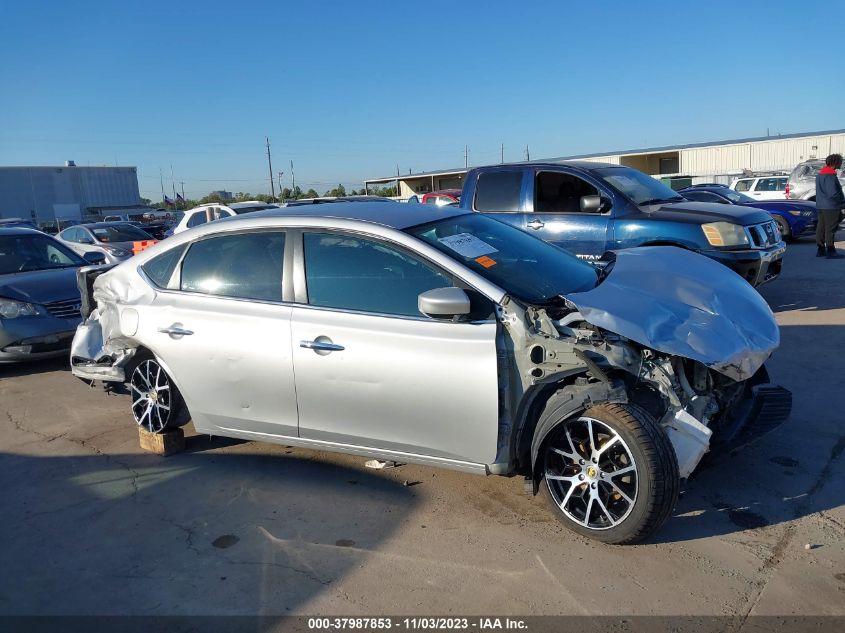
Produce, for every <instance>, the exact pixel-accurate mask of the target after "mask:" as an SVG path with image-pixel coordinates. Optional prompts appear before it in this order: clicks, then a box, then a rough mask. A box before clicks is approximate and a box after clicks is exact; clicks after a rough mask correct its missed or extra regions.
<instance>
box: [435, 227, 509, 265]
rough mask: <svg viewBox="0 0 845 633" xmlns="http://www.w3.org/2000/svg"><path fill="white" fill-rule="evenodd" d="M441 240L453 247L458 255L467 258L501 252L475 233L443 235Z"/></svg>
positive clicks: (442, 242)
mask: <svg viewBox="0 0 845 633" xmlns="http://www.w3.org/2000/svg"><path fill="white" fill-rule="evenodd" d="M439 241H440V243H441V244H444V245H446V246H448V247H449V248H451V249H452V250H453V251H455V252H456V253H457V254H458V255H461V256H462V257H466V258H467V259H475V258H476V257H481V256H482V255H489V254H490V253H498V252H499V251H498V250H497V249H495V248H493V247H492V246H490V245H489V244H488V243H487V242H485V241H484V240H480V239H478V238H477V237H475V235H471V234H469V233H458V234H457V235H450V236H449V237H441V238H440V240H439Z"/></svg>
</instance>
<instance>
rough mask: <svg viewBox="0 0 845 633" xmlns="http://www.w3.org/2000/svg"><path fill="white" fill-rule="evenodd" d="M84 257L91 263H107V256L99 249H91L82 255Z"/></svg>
mask: <svg viewBox="0 0 845 633" xmlns="http://www.w3.org/2000/svg"><path fill="white" fill-rule="evenodd" d="M82 259H84V260H85V261H86V262H88V263H89V264H105V263H106V256H105V255H103V254H102V253H101V252H99V251H91V252H90V253H85V254H84V255H83V256H82Z"/></svg>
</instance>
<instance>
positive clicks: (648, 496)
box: [538, 404, 680, 545]
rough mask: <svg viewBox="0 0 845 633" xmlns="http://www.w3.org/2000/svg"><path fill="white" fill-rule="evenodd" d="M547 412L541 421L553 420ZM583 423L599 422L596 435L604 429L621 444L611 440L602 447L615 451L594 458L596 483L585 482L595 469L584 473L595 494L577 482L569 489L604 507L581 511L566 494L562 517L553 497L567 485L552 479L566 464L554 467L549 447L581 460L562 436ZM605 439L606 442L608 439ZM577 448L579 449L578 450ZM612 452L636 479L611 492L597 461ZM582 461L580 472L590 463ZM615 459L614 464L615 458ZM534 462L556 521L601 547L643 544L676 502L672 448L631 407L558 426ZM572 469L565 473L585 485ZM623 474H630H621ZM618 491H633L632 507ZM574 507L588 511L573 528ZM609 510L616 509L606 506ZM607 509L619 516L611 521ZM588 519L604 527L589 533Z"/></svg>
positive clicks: (600, 409) (608, 407)
mask: <svg viewBox="0 0 845 633" xmlns="http://www.w3.org/2000/svg"><path fill="white" fill-rule="evenodd" d="M551 408H552V411H549V407H548V406H547V409H546V411H544V412H543V416H546V415H547V414H549V415H554V411H553V409H554V407H553V406H552V407H551ZM585 419H591V420H593V421H597V422H599V423H600V424H599V425H598V427H599V428H600V429H604V431H605V432H607V433H609V432H610V431H613V432H615V433H616V434H617V435H618V437H619V439H621V440H622V442H617V441H616V440H614V441H613V442H609V441H608V440H606V441H605V443H606V444H607V445H608V446H609V445H611V444H614V443H615V446H616V447H618V448H613V449H605V455H604V456H603V457H599V458H598V459H599V461H598V462H597V463H596V465H597V466H599V468H598V472H599V473H601V474H600V475H598V476H599V477H601V479H595V480H590V477H591V476H596V469H595V468H588V470H591V471H592V473H591V474H588V475H587V480H588V481H593V483H592V484H589V486H588V487H592V488H593V489H594V490H595V492H594V493H590V490H589V489H584V488H583V486H584V484H580V483H577V482H574V483H572V484H568V485H571V486H572V488H575V489H576V490H580V491H582V492H581V493H580V494H581V496H582V497H583V495H584V494H588V495H589V494H595V495H596V496H597V497H599V496H600V495H601V494H605V497H604V503H603V504H602V505H601V509H600V510H599V512H598V513H596V511H595V509H594V504H592V503H590V504H589V505H586V502H584V501H580V500H579V499H578V498H577V496H576V494H575V493H571V492H570V495H569V497H567V498H568V499H569V501H568V502H567V504H568V505H566V507H567V511H564V509H563V507H562V506H561V505H559V503H558V500H556V499H555V497H554V495H555V494H557V495H558V497H560V496H561V495H560V494H559V493H560V486H562V485H566V484H559V483H555V481H553V478H554V477H558V479H560V478H562V476H558V475H553V473H554V472H560V473H563V471H561V470H558V469H559V468H560V464H563V463H565V462H566V461H567V459H568V458H561V462H560V463H559V464H557V465H556V464H555V462H554V460H555V459H556V458H558V453H559V451H555V450H554V447H555V446H556V445H560V444H561V443H563V442H566V444H565V445H566V446H572V447H573V448H574V450H575V452H576V453H578V454H579V455H580V454H581V453H582V450H581V449H580V448H578V447H576V446H575V445H574V444H573V443H568V440H566V439H565V438H566V433H567V430H569V431H570V434H572V433H575V432H576V431H577V427H575V426H573V425H574V424H578V423H580V424H584V423H583V422H581V421H582V420H585ZM542 421H543V419H542V417H541V420H540V423H542ZM594 426H595V425H594V424H593V423H591V424H590V429H593V428H594ZM538 428H540V424H538ZM590 432H592V431H590ZM597 433H598V434H599V435H596V437H597V438H598V437H599V436H600V435H601V431H597ZM607 437H608V438H609V437H610V435H608V436H607ZM596 444H597V447H598V448H599V449H602V447H603V446H604V444H600V443H599V440H598V439H597V441H596ZM579 446H581V447H582V448H583V445H579ZM613 450H616V451H619V453H618V455H622V456H623V457H624V455H625V454H626V451H627V452H629V453H630V457H631V458H632V459H633V466H634V469H633V470H634V471H635V473H636V479H635V480H634V479H633V478H630V477H629V482H628V483H625V482H624V481H623V480H622V479H618V480H616V481H618V482H619V484H620V485H619V486H616V484H610V485H608V479H611V478H612V477H616V476H615V475H613V474H612V471H610V470H607V471H605V470H603V469H605V468H606V467H607V466H606V465H601V460H603V459H608V458H607V453H610V452H612V451H613ZM585 457H586V461H587V464H586V466H582V467H581V468H587V467H589V466H590V461H591V459H590V457H589V456H587V455H585ZM616 459H619V457H617V458H616ZM538 462H540V463H541V465H542V469H543V470H542V473H543V476H544V478H545V476H546V475H549V478H546V479H545V485H543V488H544V490H545V492H544V495H545V497H546V499H547V500H548V502H549V504H550V506H551V508H552V510H553V511H554V513H555V515H556V516H557V517H558V518H559V519H560V520H561V522H562V523H563V524H564V525H566V527H568V528H569V529H570V530H572V531H573V532H577V533H578V534H581V535H583V536H587V537H589V538H592V539H596V540H598V541H602V542H604V543H612V544H618V545H622V544H629V543H636V542H638V541H642V540H643V539H645V538H647V537H648V536H650V535H651V534H653V533H654V532H655V531H657V530H658V529H659V528H660V527H661V526H662V525H663V524H664V523H665V522H666V520H667V519H668V518H669V516H670V515H671V514H672V510H673V509H674V508H675V503H676V502H677V500H678V492H679V488H680V477H679V475H678V460H677V457H676V455H675V450H674V448H673V447H672V444H671V442H670V440H669V437H668V436H667V435H666V433H665V431H664V430H663V429H662V428H661V427H660V426H659V425H658V424H657V422H656V421H655V419H654V418H653V417H652V416H651V415H650V414H649V413H647V412H646V411H645V410H644V409H642V408H640V407H638V406H637V405H634V404H602V405H598V406H595V407H591V408H590V409H587V410H586V411H585V412H584V413H583V414H582V415H581V416H579V417H578V418H570V419H568V420H567V421H566V422H564V423H561V424H559V425H557V426H556V427H555V428H554V429H553V430H552V431H551V432H550V433H549V436H548V438H546V440H545V441H544V442H543V446H542V447H541V452H540V455H538ZM581 463H583V462H581ZM624 463H625V462H624V461H623V462H622V464H623V465H624ZM629 463H630V462H629ZM619 465H620V464H619V463H617V464H614V465H613V467H614V468H618V466H619ZM573 468H575V470H574V471H572V470H570V471H569V472H570V473H572V472H574V473H575V477H578V478H580V479H584V476H583V475H580V474H577V473H578V470H577V469H578V466H577V465H576V466H574V467H573ZM624 470H632V469H630V468H625V469H624ZM582 472H587V471H582ZM605 473H609V476H607V475H605ZM575 477H573V479H575ZM626 477H628V475H626ZM623 485H624V486H632V485H633V488H631V487H629V488H627V491H628V494H633V495H634V496H633V498H632V499H629V501H632V503H628V502H627V501H625V500H623V491H622V489H621V486H623ZM611 486H613V488H611ZM552 488H555V490H556V492H554V493H553V492H552ZM602 491H604V493H602ZM624 499H628V497H627V496H624ZM579 502H581V503H584V504H585V505H586V508H587V509H586V511H585V514H586V515H587V516H586V519H583V521H584V523H579V522H577V521H576V520H575V519H574V518H571V517H570V516H569V515H568V514H567V512H570V513H572V512H573V511H574V509H573V504H575V503H579ZM611 504H616V505H614V506H611ZM611 507H613V508H614V510H615V511H616V512H617V513H618V516H616V517H614V516H612V514H611V513H612V512H613V511H614V510H611V511H610V512H608V510H610V508H611ZM623 510H624V511H623ZM602 515H604V516H602ZM593 516H596V517H597V519H596V523H598V522H599V521H604V522H605V525H604V526H592V527H591V526H590V523H591V520H590V519H591V517H593ZM614 521H618V523H616V524H614V523H613V522H614ZM585 523H586V525H585Z"/></svg>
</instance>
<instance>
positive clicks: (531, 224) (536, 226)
mask: <svg viewBox="0 0 845 633" xmlns="http://www.w3.org/2000/svg"><path fill="white" fill-rule="evenodd" d="M525 226H527V227H528V228H529V229H534V230H535V231H536V230H537V229H542V228H543V227H544V226H546V224H545V222H541V221H540V220H531V221H530V222H529V223H528V224H526V225H525Z"/></svg>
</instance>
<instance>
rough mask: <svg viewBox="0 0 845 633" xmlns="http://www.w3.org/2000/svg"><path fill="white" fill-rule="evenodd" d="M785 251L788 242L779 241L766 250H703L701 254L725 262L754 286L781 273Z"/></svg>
mask: <svg viewBox="0 0 845 633" xmlns="http://www.w3.org/2000/svg"><path fill="white" fill-rule="evenodd" d="M785 252H786V244H784V243H783V242H778V244H777V245H775V246H773V247H771V248H768V249H765V250H762V249H761V250H748V251H701V254H702V255H706V256H707V257H709V258H710V259H715V260H716V261H717V262H720V263H722V264H724V265H725V266H727V267H728V268H730V269H731V270H733V271H734V272H735V273H737V274H738V275H739V276H740V277H742V278H743V279H745V280H746V281H747V282H748V283H750V284H751V285H752V286H760V285H762V284H764V283H766V282H768V281H771V280H772V279H775V278H777V277H778V276H779V275H780V273H781V269H782V268H783V254H784V253H785Z"/></svg>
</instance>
